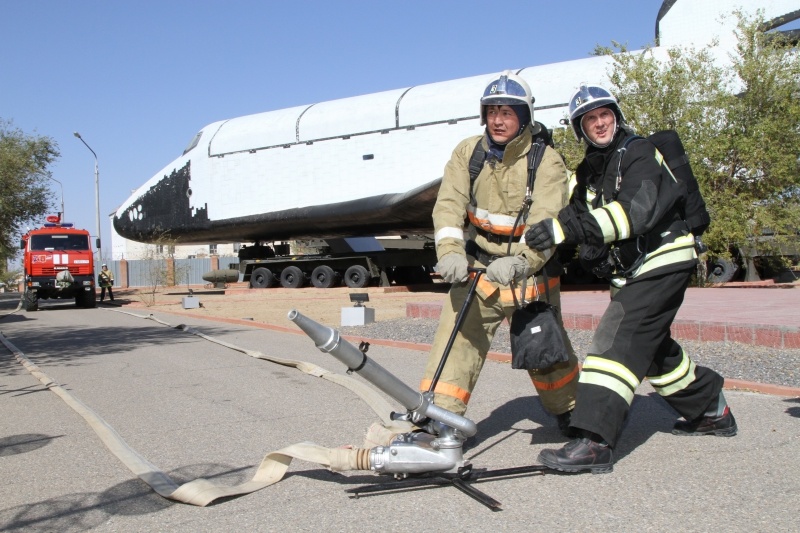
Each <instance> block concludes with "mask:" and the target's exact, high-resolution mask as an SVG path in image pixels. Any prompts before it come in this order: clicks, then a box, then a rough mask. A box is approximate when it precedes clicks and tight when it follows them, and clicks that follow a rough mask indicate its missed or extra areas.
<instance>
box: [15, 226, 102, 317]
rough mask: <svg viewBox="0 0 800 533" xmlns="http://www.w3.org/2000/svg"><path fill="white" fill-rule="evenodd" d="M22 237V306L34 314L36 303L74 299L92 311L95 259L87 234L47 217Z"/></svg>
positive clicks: (93, 305)
mask: <svg viewBox="0 0 800 533" xmlns="http://www.w3.org/2000/svg"><path fill="white" fill-rule="evenodd" d="M46 220H47V222H46V223H45V224H44V225H43V226H42V227H41V228H38V229H33V230H30V231H28V233H26V234H25V235H23V236H22V239H21V241H20V248H22V250H23V254H24V258H23V268H24V270H25V272H24V274H25V278H24V283H25V288H24V290H25V292H24V294H23V297H22V298H23V305H24V306H25V310H26V311H36V310H37V309H38V308H39V300H47V299H49V298H60V299H67V298H75V304H76V305H78V306H79V307H95V306H96V305H97V303H96V301H97V300H96V296H95V281H94V259H93V256H92V246H91V239H90V236H89V232H88V231H86V230H83V229H76V228H73V227H72V224H70V223H65V222H61V217H60V215H50V216H48V217H47V219H46Z"/></svg>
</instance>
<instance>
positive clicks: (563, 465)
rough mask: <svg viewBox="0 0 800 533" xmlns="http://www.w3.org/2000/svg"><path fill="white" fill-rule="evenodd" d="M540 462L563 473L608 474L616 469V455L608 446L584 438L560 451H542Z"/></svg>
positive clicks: (566, 445)
mask: <svg viewBox="0 0 800 533" xmlns="http://www.w3.org/2000/svg"><path fill="white" fill-rule="evenodd" d="M539 462H540V463H542V464H543V465H544V466H546V467H548V468H552V469H553V470H559V471H561V472H586V471H589V472H591V473H592V474H606V473H608V472H611V471H612V470H613V469H614V454H613V453H612V451H611V447H610V446H609V445H608V444H601V443H599V442H594V441H593V440H591V439H589V438H586V437H583V438H580V439H575V440H572V441H570V442H568V443H567V444H565V445H564V446H563V447H562V448H561V449H560V450H550V449H547V450H542V451H541V452H540V453H539Z"/></svg>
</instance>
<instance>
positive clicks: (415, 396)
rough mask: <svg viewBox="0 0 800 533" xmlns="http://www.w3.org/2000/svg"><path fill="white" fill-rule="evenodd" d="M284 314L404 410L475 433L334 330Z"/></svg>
mask: <svg viewBox="0 0 800 533" xmlns="http://www.w3.org/2000/svg"><path fill="white" fill-rule="evenodd" d="M288 317H289V320H291V321H292V322H294V323H295V324H297V326H298V327H299V328H300V329H302V330H303V332H305V334H306V335H308V336H309V337H311V340H313V341H314V344H316V346H317V348H319V349H320V350H321V351H323V352H327V353H329V354H331V355H332V356H334V357H335V358H336V359H338V360H339V361H341V362H342V363H344V364H345V366H347V368H348V369H350V370H352V371H354V372H357V373H358V374H359V375H361V376H362V377H363V378H364V379H366V380H367V381H369V382H370V383H372V384H373V385H375V386H376V387H378V388H379V389H380V390H382V391H383V392H385V393H386V394H388V395H389V396H391V397H392V398H394V399H395V400H397V401H398V402H400V404H401V405H402V406H403V407H405V408H406V409H407V410H409V411H412V412H415V413H418V414H420V415H422V416H427V417H428V418H431V419H433V420H436V421H438V422H441V423H443V424H445V425H447V426H450V427H452V428H455V429H457V430H459V431H460V432H461V433H463V435H464V436H465V437H471V436H472V435H474V434H475V433H477V432H478V427H477V426H476V425H475V422H473V421H472V420H469V419H468V418H464V417H463V416H460V415H457V414H455V413H452V412H450V411H448V410H447V409H444V408H442V407H439V406H438V405H435V404H433V403H432V402H430V401H429V400H428V399H427V398H425V397H424V396H423V395H422V393H421V392H419V391H415V390H414V389H412V388H411V387H409V386H408V385H406V384H405V383H403V382H402V381H400V380H399V379H398V378H397V377H396V376H395V375H394V374H392V373H390V372H389V371H388V370H386V369H385V368H383V367H382V366H381V365H379V364H378V363H376V362H375V361H373V360H372V359H370V358H368V357H367V355H366V354H365V353H363V352H361V351H360V350H359V349H358V348H356V347H355V346H353V345H352V344H350V343H349V342H347V341H346V340H345V339H342V338H341V335H339V332H338V331H336V330H335V329H333V328H330V327H328V326H323V325H322V324H320V323H319V322H316V321H314V320H312V319H310V318H308V317H307V316H304V315H303V314H301V313H300V312H298V311H297V310H295V309H293V310H291V311H289V315H288Z"/></svg>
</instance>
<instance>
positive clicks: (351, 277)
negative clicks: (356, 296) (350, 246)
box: [344, 265, 372, 289]
mask: <svg viewBox="0 0 800 533" xmlns="http://www.w3.org/2000/svg"><path fill="white" fill-rule="evenodd" d="M371 280H372V277H371V276H370V275H369V271H368V270H367V269H366V268H365V267H363V266H361V265H353V266H351V267H349V268H348V269H347V270H345V272H344V283H345V285H347V286H348V287H350V288H351V289H363V288H364V287H366V286H367V285H369V282H370V281H371Z"/></svg>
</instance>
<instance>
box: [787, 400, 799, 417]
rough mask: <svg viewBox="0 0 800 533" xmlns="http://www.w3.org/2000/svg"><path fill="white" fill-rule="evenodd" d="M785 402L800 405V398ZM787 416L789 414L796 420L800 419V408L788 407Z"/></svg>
mask: <svg viewBox="0 0 800 533" xmlns="http://www.w3.org/2000/svg"><path fill="white" fill-rule="evenodd" d="M784 402H790V403H798V404H800V398H789V399H788V400H784ZM786 414H788V415H789V416H792V417H794V418H800V406H797V407H787V408H786Z"/></svg>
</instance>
